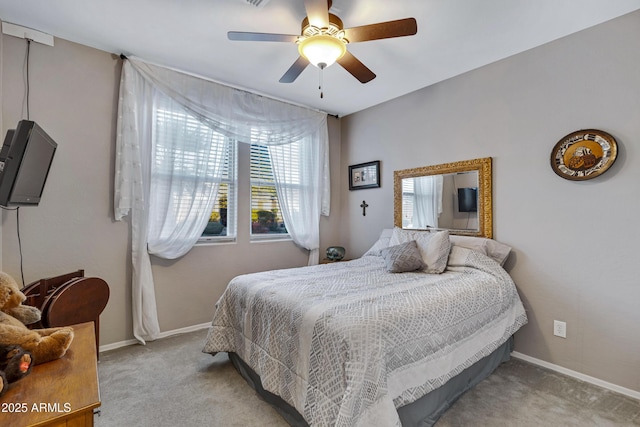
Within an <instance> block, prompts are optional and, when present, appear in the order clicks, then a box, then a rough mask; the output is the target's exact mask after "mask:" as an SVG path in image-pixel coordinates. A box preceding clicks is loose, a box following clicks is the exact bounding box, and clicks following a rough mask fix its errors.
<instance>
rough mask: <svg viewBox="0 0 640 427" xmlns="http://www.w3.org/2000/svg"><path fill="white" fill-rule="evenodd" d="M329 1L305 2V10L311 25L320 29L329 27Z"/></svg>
mask: <svg viewBox="0 0 640 427" xmlns="http://www.w3.org/2000/svg"><path fill="white" fill-rule="evenodd" d="M327 1H328V0H304V8H305V9H306V11H307V18H309V24H311V25H313V26H315V27H318V28H327V27H328V26H329V3H328V2H327Z"/></svg>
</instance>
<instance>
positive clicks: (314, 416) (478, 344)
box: [204, 248, 527, 427]
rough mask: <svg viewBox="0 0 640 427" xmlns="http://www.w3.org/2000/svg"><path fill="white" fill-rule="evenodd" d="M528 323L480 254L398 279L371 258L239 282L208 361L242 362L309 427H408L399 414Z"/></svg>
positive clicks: (462, 254) (224, 301)
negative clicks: (229, 358) (222, 356)
mask: <svg viewBox="0 0 640 427" xmlns="http://www.w3.org/2000/svg"><path fill="white" fill-rule="evenodd" d="M526 321H527V318H526V314H525V311H524V308H523V306H522V303H521V301H520V298H519V297H518V294H517V291H516V288H515V285H514V283H513V281H512V280H511V277H510V276H509V275H508V274H507V272H506V271H504V270H503V269H502V267H500V265H499V264H497V263H496V262H495V261H494V260H492V259H490V258H488V257H486V256H485V255H483V254H481V253H478V252H474V251H471V250H468V249H464V248H453V249H452V251H451V255H450V258H449V263H448V266H447V269H446V270H445V272H444V273H442V274H426V273H422V272H414V273H389V272H387V271H386V269H385V268H384V262H383V260H382V259H381V258H380V257H377V256H366V257H362V258H360V259H357V260H354V261H349V262H341V263H335V264H324V265H319V266H311V267H302V268H295V269H286V270H274V271H269V272H262V273H254V274H248V275H242V276H238V277H236V278H234V279H233V280H232V281H231V282H230V283H229V285H228V287H227V289H226V290H225V292H224V294H223V295H222V297H221V298H220V300H219V301H218V302H217V304H216V312H215V314H214V318H213V321H212V325H211V328H210V329H209V333H208V336H207V339H206V342H205V345H204V351H205V352H208V353H212V354H214V353H217V352H220V351H226V352H231V353H236V354H237V355H238V356H239V357H240V358H241V359H242V360H243V361H244V362H245V363H246V364H247V366H249V367H250V368H251V370H253V371H254V372H255V373H256V374H257V375H258V376H259V377H260V379H261V385H262V387H264V389H265V390H267V391H268V392H270V393H272V394H274V395H276V396H279V397H280V398H281V399H282V400H284V401H285V402H287V404H289V405H291V406H292V407H293V408H295V410H296V411H297V412H298V413H299V414H300V415H301V416H302V417H303V418H304V420H305V421H306V422H307V423H308V424H309V425H332V426H349V427H351V426H359V425H362V426H367V425H377V426H399V425H400V424H401V421H400V417H399V415H398V411H397V408H400V407H403V406H406V405H408V404H410V403H412V402H415V401H417V400H418V399H420V398H421V397H423V396H425V395H427V394H428V393H430V392H432V391H433V390H436V389H438V388H439V387H441V386H442V385H444V384H445V383H447V382H448V381H449V380H450V379H451V378H454V377H456V376H457V375H459V374H460V373H461V372H463V371H464V370H465V369H467V368H469V367H471V366H472V365H474V364H475V363H476V362H478V361H479V360H481V359H483V358H484V357H486V356H488V355H490V354H491V353H493V352H494V351H495V350H496V349H498V348H499V347H500V346H501V345H503V344H504V343H505V342H506V341H507V340H508V339H509V338H510V337H511V335H513V333H514V332H516V331H517V330H518V329H519V328H520V327H521V326H522V325H524V324H525V323H526Z"/></svg>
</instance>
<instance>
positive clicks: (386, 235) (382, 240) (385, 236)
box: [362, 228, 393, 256]
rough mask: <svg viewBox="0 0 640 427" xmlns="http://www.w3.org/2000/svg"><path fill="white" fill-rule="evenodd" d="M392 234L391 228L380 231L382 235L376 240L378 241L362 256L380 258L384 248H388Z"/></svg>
mask: <svg viewBox="0 0 640 427" xmlns="http://www.w3.org/2000/svg"><path fill="white" fill-rule="evenodd" d="M392 232H393V229H392V228H385V229H384V230H382V233H380V237H379V238H378V240H377V241H376V242H375V243H374V244H373V246H371V247H370V248H369V250H368V251H367V252H365V253H364V255H362V256H370V255H371V256H380V253H381V251H382V250H383V249H384V248H388V247H389V239H391V233H392Z"/></svg>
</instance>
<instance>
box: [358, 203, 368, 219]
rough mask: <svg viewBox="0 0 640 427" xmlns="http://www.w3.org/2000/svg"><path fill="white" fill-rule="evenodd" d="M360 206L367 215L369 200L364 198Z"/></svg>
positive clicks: (363, 213)
mask: <svg viewBox="0 0 640 427" xmlns="http://www.w3.org/2000/svg"><path fill="white" fill-rule="evenodd" d="M360 207H361V208H362V216H367V208H368V207H369V205H368V204H367V202H365V201H364V200H363V201H362V204H361V205H360Z"/></svg>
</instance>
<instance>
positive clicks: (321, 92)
mask: <svg viewBox="0 0 640 427" xmlns="http://www.w3.org/2000/svg"><path fill="white" fill-rule="evenodd" d="M323 65H324V64H320V77H319V80H320V82H319V84H318V89H319V90H320V99H322V98H324V92H323V91H322V73H323V72H324V67H323Z"/></svg>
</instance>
